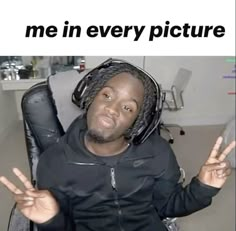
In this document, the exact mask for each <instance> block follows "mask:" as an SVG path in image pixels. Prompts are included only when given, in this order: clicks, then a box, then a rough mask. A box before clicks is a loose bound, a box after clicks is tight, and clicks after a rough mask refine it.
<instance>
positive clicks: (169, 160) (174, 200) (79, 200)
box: [37, 119, 219, 231]
mask: <svg viewBox="0 0 236 231" xmlns="http://www.w3.org/2000/svg"><path fill="white" fill-rule="evenodd" d="M85 129H86V126H85V121H84V120H82V119H77V120H76V121H75V122H74V123H73V124H72V126H71V127H70V129H69V130H68V132H67V133H66V135H65V136H64V137H63V138H62V139H61V140H60V141H59V142H58V143H57V144H55V145H53V146H52V147H50V148H49V149H48V150H47V151H46V152H45V153H44V154H43V155H42V156H41V158H40V161H39V164H38V169H37V174H38V187H39V189H49V190H50V191H51V192H52V194H53V195H54V196H55V198H56V199H57V201H58V202H59V204H60V208H61V210H60V213H59V214H58V215H57V216H55V217H54V218H52V219H51V220H50V221H48V222H46V223H44V224H41V225H39V226H38V227H39V230H57V231H59V230H63V231H65V230H78V231H91V230H93V231H99V230H101V231H156V230H158V231H162V230H163V231H164V230H166V229H165V226H164V225H163V223H162V221H161V219H162V218H165V217H180V216H186V215H188V214H191V213H193V212H195V211H197V210H200V209H202V208H205V207H206V206H208V205H210V203H211V200H212V197H213V196H214V195H216V193H217V192H218V191H219V189H216V188H213V187H210V186H207V185H204V184H202V183H200V182H199V181H198V179H197V178H193V179H192V181H191V182H190V184H189V185H187V186H186V187H184V188H183V187H182V185H181V184H180V183H178V181H179V178H180V171H179V166H178V164H177V161H176V157H175V155H174V153H173V151H172V149H171V148H170V145H169V144H168V143H167V142H166V141H165V140H164V139H163V138H161V137H160V136H159V135H158V134H156V133H154V134H153V135H151V136H150V137H149V139H147V141H146V142H144V143H143V144H140V145H137V146H135V145H130V146H129V148H128V149H127V150H126V151H125V152H124V153H123V154H122V156H121V158H120V160H119V161H118V163H117V164H116V165H115V166H109V165H107V164H105V163H104V162H103V161H102V160H101V159H100V158H99V157H96V156H95V155H93V154H91V153H90V152H89V151H87V150H86V148H85V146H84V143H83V135H84V131H85ZM72 224H73V225H72Z"/></svg>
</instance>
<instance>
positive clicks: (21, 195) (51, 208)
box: [0, 168, 59, 224]
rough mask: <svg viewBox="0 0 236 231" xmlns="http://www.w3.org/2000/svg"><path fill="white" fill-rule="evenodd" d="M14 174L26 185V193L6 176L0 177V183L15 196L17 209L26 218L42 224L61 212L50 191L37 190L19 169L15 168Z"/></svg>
mask: <svg viewBox="0 0 236 231" xmlns="http://www.w3.org/2000/svg"><path fill="white" fill-rule="evenodd" d="M13 172H14V174H15V175H16V176H17V177H18V178H19V179H20V181H21V182H22V183H23V184H24V187H25V190H24V191H22V190H20V189H19V188H17V187H16V186H15V185H14V184H13V183H12V182H10V181H9V180H8V179H7V178H6V177H4V176H2V177H0V182H2V183H3V184H4V185H5V186H6V188H7V189H8V190H9V191H10V192H11V193H12V194H13V196H14V199H15V201H16V203H17V208H18V209H19V210H20V211H21V213H22V214H23V215H24V216H25V217H27V218H28V219H30V220H32V221H33V222H35V223H38V224H40V223H44V222H46V221H48V220H50V219H51V218H52V217H54V216H55V215H56V214H57V213H58V212H59V206H58V204H57V202H56V200H55V199H54V197H53V196H52V194H51V193H50V192H49V191H48V190H36V189H35V188H34V187H33V185H32V184H31V182H30V181H29V180H28V179H27V177H26V176H25V175H24V174H23V173H22V172H21V171H20V170H19V169H17V168H14V169H13Z"/></svg>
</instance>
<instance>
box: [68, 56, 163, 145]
mask: <svg viewBox="0 0 236 231" xmlns="http://www.w3.org/2000/svg"><path fill="white" fill-rule="evenodd" d="M116 64H128V65H130V66H131V67H133V68H135V69H137V70H138V71H139V72H141V73H142V74H143V75H144V76H145V77H147V78H149V79H150V80H151V81H152V83H153V84H154V86H155V89H156V104H155V105H154V107H153V111H152V112H151V118H150V121H148V124H146V125H142V126H141V127H140V128H139V130H138V131H137V132H136V134H135V135H134V136H133V137H131V138H130V141H132V142H133V143H134V144H141V143H143V142H144V141H145V140H146V139H147V138H148V137H149V136H150V135H151V134H152V133H153V132H154V131H155V130H156V128H157V126H158V125H159V123H160V120H161V114H162V109H163V102H164V101H165V94H164V93H163V92H162V91H161V87H160V85H159V84H158V83H157V82H156V80H155V79H154V77H152V76H151V75H150V74H149V73H147V72H146V71H145V70H143V69H142V68H140V67H138V66H135V65H133V64H131V63H128V62H126V61H124V60H121V59H113V58H109V59H108V60H106V61H104V62H103V63H101V64H100V65H99V66H97V67H95V68H94V69H92V70H91V71H89V72H88V73H87V74H86V75H85V76H84V77H83V78H82V79H81V80H80V81H79V83H78V85H77V86H76V88H75V90H74V92H73V93H72V102H73V103H74V104H75V105H77V106H78V107H79V108H80V109H82V110H84V108H85V101H84V99H83V95H84V93H85V91H86V89H87V88H88V86H89V84H90V82H91V81H93V77H94V76H96V75H97V74H98V73H99V71H100V70H101V69H106V68H109V67H111V66H113V65H116Z"/></svg>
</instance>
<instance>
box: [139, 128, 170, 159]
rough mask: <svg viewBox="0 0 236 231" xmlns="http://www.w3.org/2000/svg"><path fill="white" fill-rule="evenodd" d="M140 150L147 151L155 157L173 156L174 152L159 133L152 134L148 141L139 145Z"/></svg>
mask: <svg viewBox="0 0 236 231" xmlns="http://www.w3.org/2000/svg"><path fill="white" fill-rule="evenodd" d="M139 149H140V150H141V149H143V150H146V152H147V151H148V152H149V153H152V154H153V155H155V156H159V155H163V154H165V155H166V154H167V153H168V154H173V150H172V148H171V146H170V144H169V142H168V141H167V140H165V139H164V138H163V137H161V136H160V135H159V134H158V133H157V132H154V133H152V134H151V135H150V136H149V137H148V139H147V140H146V141H145V142H144V143H142V144H140V145H139Z"/></svg>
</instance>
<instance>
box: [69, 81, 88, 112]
mask: <svg viewBox="0 0 236 231" xmlns="http://www.w3.org/2000/svg"><path fill="white" fill-rule="evenodd" d="M86 82H87V79H86V78H83V79H81V80H80V81H79V83H78V84H77V86H76V88H75V90H74V92H73V93H72V102H73V103H74V104H76V106H78V107H79V108H80V109H82V110H83V109H84V107H85V105H84V104H85V102H84V100H83V94H84V92H85V90H86V89H87V87H88V86H87V83H86Z"/></svg>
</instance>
